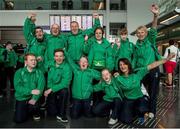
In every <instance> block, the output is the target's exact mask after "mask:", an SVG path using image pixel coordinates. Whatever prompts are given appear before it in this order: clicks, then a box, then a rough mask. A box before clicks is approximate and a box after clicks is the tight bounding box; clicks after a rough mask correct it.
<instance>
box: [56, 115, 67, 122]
mask: <svg viewBox="0 0 180 129" xmlns="http://www.w3.org/2000/svg"><path fill="white" fill-rule="evenodd" d="M56 119H58V120H60V121H61V122H63V123H67V122H68V119H67V117H60V116H56Z"/></svg>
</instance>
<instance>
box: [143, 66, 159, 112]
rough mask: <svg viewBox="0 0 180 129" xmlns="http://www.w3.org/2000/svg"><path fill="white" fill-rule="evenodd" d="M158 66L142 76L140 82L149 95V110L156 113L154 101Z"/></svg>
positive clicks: (157, 80)
mask: <svg viewBox="0 0 180 129" xmlns="http://www.w3.org/2000/svg"><path fill="white" fill-rule="evenodd" d="M159 75H160V72H159V68H154V69H152V70H150V72H149V73H148V74H147V75H146V76H145V77H144V78H143V80H142V83H143V84H144V85H145V87H146V88H147V89H148V93H149V96H150V100H149V110H150V112H152V113H154V114H155V115H156V102H157V95H158V92H159V80H160V78H159Z"/></svg>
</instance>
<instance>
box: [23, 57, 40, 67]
mask: <svg viewBox="0 0 180 129" xmlns="http://www.w3.org/2000/svg"><path fill="white" fill-rule="evenodd" d="M36 64H37V61H36V57H35V56H34V55H27V57H26V59H25V65H26V66H27V67H28V68H30V69H33V68H35V67H36Z"/></svg>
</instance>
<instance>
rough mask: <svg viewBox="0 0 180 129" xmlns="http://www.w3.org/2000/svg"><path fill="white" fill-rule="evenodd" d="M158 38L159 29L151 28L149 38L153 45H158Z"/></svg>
mask: <svg viewBox="0 0 180 129" xmlns="http://www.w3.org/2000/svg"><path fill="white" fill-rule="evenodd" d="M156 38H157V29H154V28H151V29H150V30H149V31H148V39H149V41H150V42H151V43H152V44H153V45H156Z"/></svg>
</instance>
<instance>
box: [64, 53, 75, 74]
mask: <svg viewBox="0 0 180 129" xmlns="http://www.w3.org/2000/svg"><path fill="white" fill-rule="evenodd" d="M64 55H65V57H66V60H67V62H68V64H69V66H70V67H71V69H72V71H73V72H74V73H76V72H78V65H77V64H75V62H74V61H73V60H72V59H71V58H70V57H69V55H68V53H67V52H66V50H65V51H64Z"/></svg>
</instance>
